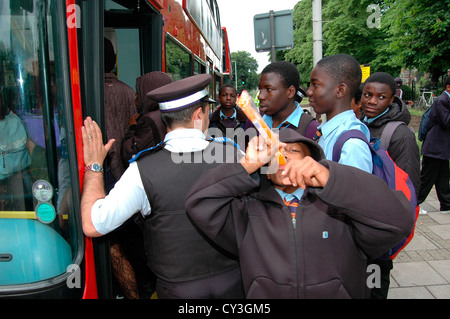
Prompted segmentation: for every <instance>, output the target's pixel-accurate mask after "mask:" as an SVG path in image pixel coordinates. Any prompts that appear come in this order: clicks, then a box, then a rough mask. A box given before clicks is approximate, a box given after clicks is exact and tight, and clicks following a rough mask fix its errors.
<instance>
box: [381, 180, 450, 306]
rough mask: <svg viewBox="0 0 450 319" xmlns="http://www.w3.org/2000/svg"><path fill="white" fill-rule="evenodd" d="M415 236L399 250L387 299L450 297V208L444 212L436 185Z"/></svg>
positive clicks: (423, 207) (425, 203)
mask: <svg viewBox="0 0 450 319" xmlns="http://www.w3.org/2000/svg"><path fill="white" fill-rule="evenodd" d="M420 206H421V208H422V209H424V210H426V211H427V214H424V215H419V218H418V220H417V224H416V230H415V234H414V238H413V239H412V240H411V242H410V243H409V245H408V246H406V247H405V248H404V249H403V251H401V252H400V254H398V256H397V258H396V259H395V260H394V269H392V271H391V284H390V289H389V295H388V299H450V211H447V213H441V212H440V211H439V201H438V199H437V196H436V191H435V189H434V188H433V189H432V191H431V192H430V194H429V195H428V198H427V199H426V201H425V202H424V203H422V205H420Z"/></svg>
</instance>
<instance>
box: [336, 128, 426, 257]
mask: <svg viewBox="0 0 450 319" xmlns="http://www.w3.org/2000/svg"><path fill="white" fill-rule="evenodd" d="M349 138H358V139H360V140H362V141H364V142H366V144H367V145H368V146H369V149H370V152H371V153H372V163H373V170H372V174H373V175H375V176H378V177H379V178H381V179H382V180H383V181H385V182H386V184H388V185H389V187H390V188H391V189H393V190H399V191H402V192H403V194H405V196H406V198H407V199H408V200H409V202H410V203H411V206H412V207H413V209H414V210H415V220H416V221H417V217H418V216H419V206H418V205H417V198H416V192H415V189H414V185H413V183H412V181H411V179H410V178H409V176H408V174H407V173H406V172H405V171H403V170H402V169H401V168H400V167H398V166H397V164H395V162H394V161H393V160H392V159H391V157H390V156H389V154H388V152H387V151H386V149H384V148H381V147H380V140H379V139H378V138H371V139H370V143H369V142H368V141H367V138H366V136H365V135H364V133H363V132H361V131H359V130H349V131H347V132H344V133H343V134H342V135H341V136H340V137H339V138H338V140H337V141H336V144H335V145H334V148H333V161H335V162H338V161H339V159H340V156H341V150H342V146H343V145H344V143H345V142H346V141H347V140H348V139H349ZM414 227H415V223H414ZM413 236H414V228H413V230H412V231H411V233H410V234H409V235H407V236H406V237H405V238H403V239H402V241H401V242H399V243H398V244H397V245H396V246H395V247H392V248H391V249H390V250H389V251H387V252H386V253H384V254H383V256H381V257H380V258H381V259H384V260H387V259H391V260H393V259H394V258H395V257H397V255H398V253H399V252H400V251H401V250H402V249H403V248H405V247H406V245H408V244H409V242H410V241H411V239H412V238H413Z"/></svg>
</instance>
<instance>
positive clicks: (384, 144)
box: [380, 121, 406, 150]
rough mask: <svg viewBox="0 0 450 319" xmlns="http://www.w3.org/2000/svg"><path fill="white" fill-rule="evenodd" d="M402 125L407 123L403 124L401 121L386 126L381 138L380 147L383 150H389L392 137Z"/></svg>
mask: <svg viewBox="0 0 450 319" xmlns="http://www.w3.org/2000/svg"><path fill="white" fill-rule="evenodd" d="M402 124H405V123H404V122H401V121H392V122H388V123H387V124H386V126H385V127H384V129H383V132H382V133H381V138H380V141H381V143H380V147H381V148H384V149H385V150H387V149H388V147H389V145H390V144H391V138H392V135H393V134H394V132H395V130H396V129H397V127H398V126H399V125H402ZM405 125H406V124H405Z"/></svg>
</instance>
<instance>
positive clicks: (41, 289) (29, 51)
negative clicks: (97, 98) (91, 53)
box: [0, 0, 84, 297]
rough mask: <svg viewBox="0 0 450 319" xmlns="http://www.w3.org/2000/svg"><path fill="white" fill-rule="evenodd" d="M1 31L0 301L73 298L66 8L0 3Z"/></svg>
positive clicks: (75, 202)
mask: <svg viewBox="0 0 450 319" xmlns="http://www.w3.org/2000/svg"><path fill="white" fill-rule="evenodd" d="M0 24H1V27H0V30H1V32H0V62H1V63H0V297H5V296H6V297H10V296H14V297H20V296H28V297H30V296H31V297H69V296H72V297H73V296H78V297H79V296H81V292H82V289H77V288H81V285H82V283H81V280H82V278H81V275H80V271H79V269H80V265H81V262H82V259H83V249H84V241H83V235H82V231H81V222H80V220H79V213H78V212H79V199H80V191H79V190H80V186H79V181H78V170H77V168H78V165H77V157H76V146H75V138H74V136H75V133H74V125H73V110H72V104H71V95H70V78H69V72H67V70H68V69H69V68H68V53H67V52H68V51H67V40H66V33H65V28H66V8H65V5H64V2H63V1H59V0H36V1H29V0H10V1H2V2H1V4H0ZM74 275H75V276H74Z"/></svg>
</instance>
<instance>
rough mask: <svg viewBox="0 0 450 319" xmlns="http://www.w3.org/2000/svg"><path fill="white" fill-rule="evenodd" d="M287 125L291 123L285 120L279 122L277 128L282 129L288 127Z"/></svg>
mask: <svg viewBox="0 0 450 319" xmlns="http://www.w3.org/2000/svg"><path fill="white" fill-rule="evenodd" d="M289 125H291V123H289V122H287V121H285V122H283V123H281V125H280V128H279V130H280V131H281V130H284V129H285V128H288V127H289Z"/></svg>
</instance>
